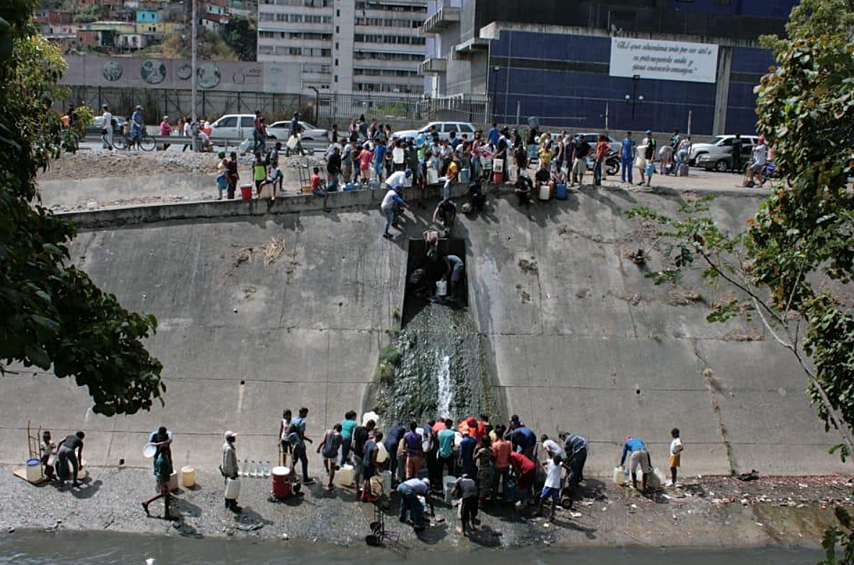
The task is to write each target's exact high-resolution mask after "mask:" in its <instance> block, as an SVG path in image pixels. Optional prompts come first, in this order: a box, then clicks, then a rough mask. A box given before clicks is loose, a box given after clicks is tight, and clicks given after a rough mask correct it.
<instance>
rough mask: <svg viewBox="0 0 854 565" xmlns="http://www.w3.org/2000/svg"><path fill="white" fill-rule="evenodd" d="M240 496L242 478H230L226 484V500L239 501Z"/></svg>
mask: <svg viewBox="0 0 854 565" xmlns="http://www.w3.org/2000/svg"><path fill="white" fill-rule="evenodd" d="M239 496H240V478H239V477H238V478H234V479H232V478H229V479H228V480H227V481H226V483H225V498H226V499H227V500H237V498H238V497H239Z"/></svg>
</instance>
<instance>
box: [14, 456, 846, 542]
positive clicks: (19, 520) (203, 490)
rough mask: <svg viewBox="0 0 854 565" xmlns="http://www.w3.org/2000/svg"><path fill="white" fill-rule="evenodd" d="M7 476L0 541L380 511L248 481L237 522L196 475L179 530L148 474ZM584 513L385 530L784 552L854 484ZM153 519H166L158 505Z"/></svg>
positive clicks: (182, 501) (215, 487) (762, 483)
mask: <svg viewBox="0 0 854 565" xmlns="http://www.w3.org/2000/svg"><path fill="white" fill-rule="evenodd" d="M11 471H12V468H11V467H8V466H6V467H3V468H2V472H0V531H3V532H14V531H16V530H23V529H36V530H49V531H56V530H72V531H75V530H97V531H100V530H108V531H116V532H126V533H142V534H152V535H165V536H190V537H225V536H236V537H248V538H267V539H278V540H283V539H288V540H294V539H297V540H298V539H302V540H308V541H326V542H330V543H333V544H342V545H348V544H360V545H361V544H363V543H364V541H363V540H364V536H365V535H367V534H368V533H369V523H370V522H371V521H373V519H374V518H373V512H374V507H373V506H372V505H368V504H363V503H359V502H357V501H356V497H355V495H354V493H353V492H352V491H351V490H348V489H337V490H336V491H335V492H333V493H328V492H326V491H325V490H324V489H323V488H322V487H321V486H320V484H319V483H320V481H318V483H316V484H314V485H311V486H309V487H308V488H305V489H304V490H305V491H306V492H305V493H304V494H303V496H300V497H294V498H291V499H289V500H286V501H284V502H272V501H271V499H270V479H245V480H244V481H243V491H242V493H241V497H240V504H241V505H242V506H243V508H244V510H243V513H242V514H240V515H237V516H235V515H233V514H232V513H231V512H229V511H227V510H226V509H225V508H224V507H223V500H222V480H221V478H220V476H219V473H218V472H216V473H211V472H197V482H198V484H197V486H196V487H195V488H193V489H192V490H188V489H181V491H180V492H178V493H176V501H175V502H174V505H173V507H174V510H175V514H176V515H177V516H179V520H178V521H176V522H174V523H170V522H167V521H164V520H161V519H159V518H156V517H153V516H152V517H150V518H149V517H146V516H145V513H144V512H143V510H142V508H141V506H140V503H141V502H142V501H143V500H145V499H146V498H148V497H149V496H151V494H153V489H154V479H153V477H152V475H151V472H150V471H149V470H148V469H130V468H93V469H92V470H91V477H90V478H89V479H87V481H88V482H87V483H86V485H85V486H83V487H82V488H80V489H72V488H70V487H64V488H60V487H57V486H54V485H44V486H40V487H34V486H31V485H29V484H27V483H26V482H24V481H23V480H21V479H19V478H17V477H14V476H13V475H12V473H11ZM587 483H588V484H587V485H586V487H585V489H584V497H583V498H582V499H581V500H580V501H578V503H577V504H576V508H575V511H573V512H570V511H567V510H560V511H559V512H558V516H557V520H556V521H555V522H554V523H549V522H547V521H546V520H543V519H539V518H534V517H533V516H532V515H531V512H530V511H528V510H524V511H517V510H515V509H513V508H509V507H499V508H486V509H483V510H482V512H481V516H480V517H481V519H482V524H481V528H480V531H479V532H477V533H476V534H475V535H474V536H473V537H472V538H471V539H466V538H463V537H462V536H461V535H460V534H459V533H458V532H457V531H456V528H457V526H458V521H457V519H456V517H455V513H454V512H453V510H452V509H450V508H448V507H446V506H444V505H437V507H436V513H437V519H436V520H435V521H434V522H433V524H432V525H431V526H430V527H428V529H427V530H426V532H424V533H422V534H419V535H418V536H416V535H415V533H414V532H413V531H412V529H411V528H409V527H407V526H405V525H404V524H401V523H399V522H398V520H397V518H396V510H397V501H396V499H395V500H392V502H391V509H390V510H387V511H386V524H387V527H388V529H389V530H390V531H392V532H393V533H394V534H397V536H398V537H399V543H401V544H403V545H404V546H410V547H418V546H422V545H429V546H436V545H439V546H447V547H459V548H471V547H476V546H491V547H517V546H531V545H534V546H536V545H566V546H584V545H592V546H610V545H650V546H655V547H658V546H667V547H680V546H682V547H748V546H764V545H774V544H785V545H804V546H809V547H813V546H815V545H816V544H817V543H818V541H819V540H820V537H821V534H822V532H823V531H824V529H825V528H826V527H827V526H829V525H831V524H833V523H834V520H835V518H834V517H833V506H834V505H836V504H842V505H846V506H851V505H852V502H854V498H852V496H851V492H852V484H851V483H850V482H846V479H844V478H842V477H835V476H832V477H785V478H774V477H769V478H760V479H759V480H756V481H751V482H747V483H745V482H741V481H738V480H737V479H735V478H731V477H703V478H702V479H693V480H689V481H688V482H687V483H686V485H685V487H684V488H681V489H667V490H664V491H661V492H658V493H655V494H652V495H647V496H644V495H640V494H639V493H637V492H635V491H633V490H632V489H628V488H626V489H624V488H622V487H616V486H614V485H613V484H612V483H611V482H610V481H605V480H602V481H599V480H596V479H589V480H588V481H587ZM151 511H152V514H153V515H161V514H162V506H161V505H160V503H159V502H155V503H154V504H153V505H152V507H151Z"/></svg>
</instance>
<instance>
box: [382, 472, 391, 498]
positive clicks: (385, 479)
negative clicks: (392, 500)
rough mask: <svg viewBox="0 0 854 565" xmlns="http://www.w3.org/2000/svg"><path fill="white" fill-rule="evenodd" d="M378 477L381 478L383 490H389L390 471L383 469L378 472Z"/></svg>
mask: <svg viewBox="0 0 854 565" xmlns="http://www.w3.org/2000/svg"><path fill="white" fill-rule="evenodd" d="M380 478H382V480H383V492H384V493H386V494H388V493H390V492H391V471H383V472H382V473H380Z"/></svg>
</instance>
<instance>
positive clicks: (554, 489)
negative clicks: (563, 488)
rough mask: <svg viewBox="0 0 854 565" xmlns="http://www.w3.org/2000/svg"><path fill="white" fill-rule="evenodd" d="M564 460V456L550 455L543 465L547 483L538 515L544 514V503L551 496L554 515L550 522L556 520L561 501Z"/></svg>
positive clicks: (541, 496) (541, 495) (541, 497)
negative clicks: (561, 478) (562, 462)
mask: <svg viewBox="0 0 854 565" xmlns="http://www.w3.org/2000/svg"><path fill="white" fill-rule="evenodd" d="M552 443H554V442H552ZM555 445H557V444H555ZM558 447H559V446H558ZM562 460H563V457H562V456H560V455H555V456H554V457H549V459H548V460H547V461H545V462H543V467H544V468H545V470H546V484H545V486H543V492H542V494H540V505H539V507H538V508H537V516H541V515H542V514H543V505H544V504H545V502H546V499H549V498H550V499H551V501H552V515H551V517H550V518H549V521H550V522H554V520H555V513H556V512H557V505H558V504H559V503H560V475H561V469H562V467H561V465H560V464H561V461H562Z"/></svg>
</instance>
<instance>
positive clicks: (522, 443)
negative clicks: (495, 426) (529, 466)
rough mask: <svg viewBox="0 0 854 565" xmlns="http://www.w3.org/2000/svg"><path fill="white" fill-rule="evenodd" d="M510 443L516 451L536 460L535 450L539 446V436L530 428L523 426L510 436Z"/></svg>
mask: <svg viewBox="0 0 854 565" xmlns="http://www.w3.org/2000/svg"><path fill="white" fill-rule="evenodd" d="M510 443H512V444H513V449H514V451H519V452H520V453H522V455H524V456H525V457H527V458H528V459H530V460H532V461H533V460H534V448H535V447H536V445H537V434H535V433H534V430H532V429H531V428H529V427H528V426H526V425H524V424H522V425H520V426H519V427H517V428H516V429H514V430H513V432H512V433H511V435H510Z"/></svg>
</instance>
